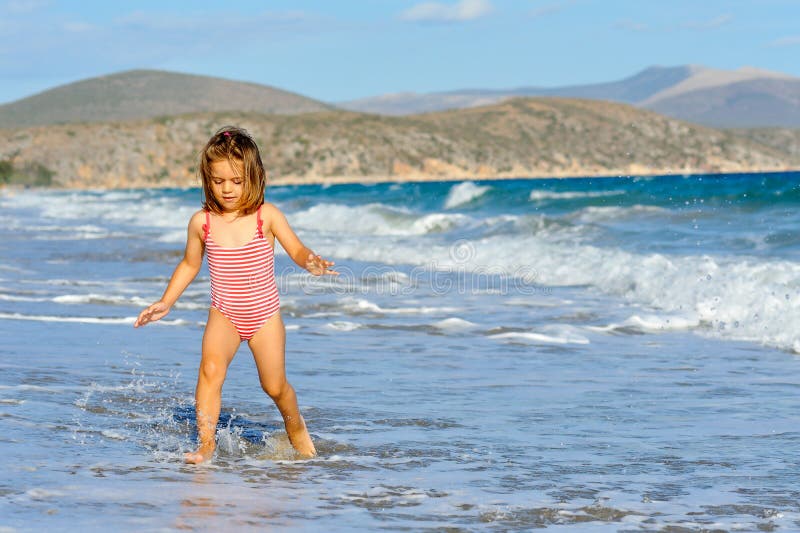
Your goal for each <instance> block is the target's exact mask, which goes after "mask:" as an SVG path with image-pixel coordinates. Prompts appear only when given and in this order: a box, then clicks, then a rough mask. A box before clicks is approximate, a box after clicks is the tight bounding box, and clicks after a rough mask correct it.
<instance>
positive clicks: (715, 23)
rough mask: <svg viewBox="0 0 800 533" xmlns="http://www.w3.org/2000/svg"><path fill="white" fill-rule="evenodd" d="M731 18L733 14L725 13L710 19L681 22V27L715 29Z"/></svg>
mask: <svg viewBox="0 0 800 533" xmlns="http://www.w3.org/2000/svg"><path fill="white" fill-rule="evenodd" d="M732 20H733V15H731V14H730V13H726V14H724V15H719V16H717V17H714V18H713V19H710V20H703V21H697V20H692V21H689V22H686V23H684V24H683V27H684V28H686V29H689V30H715V29H717V28H719V27H721V26H725V25H726V24H728V23H729V22H731V21H732Z"/></svg>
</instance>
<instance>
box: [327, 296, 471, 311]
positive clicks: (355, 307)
mask: <svg viewBox="0 0 800 533" xmlns="http://www.w3.org/2000/svg"><path fill="white" fill-rule="evenodd" d="M339 306H340V307H342V308H343V309H345V310H346V311H349V312H354V313H376V314H386V315H414V314H420V315H427V314H435V313H452V312H455V311H458V309H457V308H454V307H432V306H411V307H381V306H379V305H378V304H376V303H374V302H370V301H369V300H366V299H363V298H350V297H348V298H343V299H342V300H340V301H339Z"/></svg>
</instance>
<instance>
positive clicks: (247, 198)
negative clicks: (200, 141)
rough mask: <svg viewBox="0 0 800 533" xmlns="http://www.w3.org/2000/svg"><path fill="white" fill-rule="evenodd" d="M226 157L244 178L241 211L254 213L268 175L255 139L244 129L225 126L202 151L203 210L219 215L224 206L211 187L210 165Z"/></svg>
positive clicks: (212, 176)
mask: <svg viewBox="0 0 800 533" xmlns="http://www.w3.org/2000/svg"><path fill="white" fill-rule="evenodd" d="M225 160H227V161H228V162H229V163H230V165H231V168H232V169H233V170H234V172H236V173H237V175H239V176H241V177H242V178H243V180H244V181H243V184H242V185H243V190H242V198H241V200H240V205H239V210H240V211H241V212H242V214H244V215H249V214H251V213H254V212H255V211H256V210H257V209H258V208H259V207H261V204H263V203H264V188H265V187H266V185H267V174H266V171H265V170H264V163H263V162H262V161H261V154H260V153H259V151H258V146H257V145H256V142H255V141H254V140H253V138H252V137H250V134H249V133H247V131H245V130H244V129H242V128H236V127H233V126H225V127H224V128H222V129H220V130H219V131H217V133H215V134H214V135H213V136H212V137H211V139H209V140H208V143H206V145H205V147H204V148H203V151H202V152H200V166H199V169H198V174H199V177H200V182H201V183H202V184H203V209H206V210H208V211H210V212H212V213H214V214H217V215H220V214H222V212H223V209H222V206H221V205H220V203H219V202H218V201H217V199H216V198H215V197H214V193H213V192H212V190H211V180H213V179H214V174H213V173H212V172H211V164H212V163H215V162H217V161H225Z"/></svg>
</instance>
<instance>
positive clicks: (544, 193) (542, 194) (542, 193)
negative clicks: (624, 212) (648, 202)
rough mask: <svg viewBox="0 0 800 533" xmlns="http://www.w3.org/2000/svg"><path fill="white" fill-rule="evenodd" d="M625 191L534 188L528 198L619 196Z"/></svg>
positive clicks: (563, 198)
mask: <svg viewBox="0 0 800 533" xmlns="http://www.w3.org/2000/svg"><path fill="white" fill-rule="evenodd" d="M620 194H625V191H562V192H558V191H548V190H539V189H534V190H532V191H531V193H530V195H529V196H528V198H529V199H530V200H531V201H537V200H572V199H575V198H602V197H605V196H619V195H620Z"/></svg>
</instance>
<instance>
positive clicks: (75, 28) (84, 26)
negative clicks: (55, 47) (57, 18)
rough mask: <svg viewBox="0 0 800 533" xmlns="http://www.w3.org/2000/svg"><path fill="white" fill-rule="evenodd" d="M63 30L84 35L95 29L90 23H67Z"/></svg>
mask: <svg viewBox="0 0 800 533" xmlns="http://www.w3.org/2000/svg"><path fill="white" fill-rule="evenodd" d="M63 28H64V30H65V31H68V32H70V33H84V32H87V31H92V30H93V29H95V27H94V26H92V25H91V24H89V23H88V22H65V23H64V24H63Z"/></svg>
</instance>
